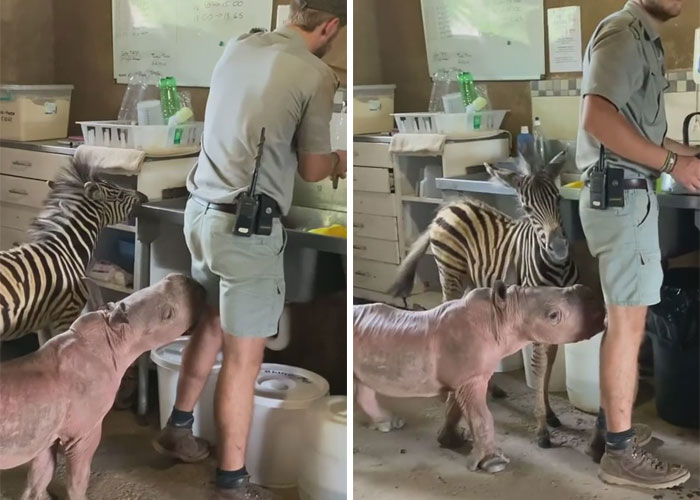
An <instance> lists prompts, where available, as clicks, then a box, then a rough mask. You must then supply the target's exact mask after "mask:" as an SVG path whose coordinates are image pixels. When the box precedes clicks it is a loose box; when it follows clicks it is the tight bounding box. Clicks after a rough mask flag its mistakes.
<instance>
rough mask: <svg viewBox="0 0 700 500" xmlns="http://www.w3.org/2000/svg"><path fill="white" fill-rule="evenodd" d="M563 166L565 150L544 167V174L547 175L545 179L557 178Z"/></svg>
mask: <svg viewBox="0 0 700 500" xmlns="http://www.w3.org/2000/svg"><path fill="white" fill-rule="evenodd" d="M565 164H566V150H564V151H562V152H561V153H559V154H558V155H557V156H555V157H554V158H552V160H551V161H550V162H549V163H548V164H547V166H546V167H545V169H544V172H545V174H547V177H549V178H550V179H552V180H554V179H556V178H557V177H558V176H559V174H560V173H561V171H562V169H563V168H564V165H565Z"/></svg>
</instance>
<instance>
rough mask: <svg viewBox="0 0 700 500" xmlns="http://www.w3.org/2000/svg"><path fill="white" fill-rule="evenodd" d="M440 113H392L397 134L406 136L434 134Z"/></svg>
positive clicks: (436, 130)
mask: <svg viewBox="0 0 700 500" xmlns="http://www.w3.org/2000/svg"><path fill="white" fill-rule="evenodd" d="M438 115H440V113H393V115H392V116H393V117H394V120H396V126H397V127H398V128H399V132H401V133H406V134H435V133H437V132H438V127H437V117H438Z"/></svg>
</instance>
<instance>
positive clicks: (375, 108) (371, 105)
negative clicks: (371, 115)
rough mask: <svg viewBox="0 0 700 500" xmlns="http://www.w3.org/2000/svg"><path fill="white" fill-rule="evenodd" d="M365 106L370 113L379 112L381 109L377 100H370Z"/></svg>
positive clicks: (380, 104)
mask: <svg viewBox="0 0 700 500" xmlns="http://www.w3.org/2000/svg"><path fill="white" fill-rule="evenodd" d="M367 105H368V106H369V110H370V111H379V110H380V109H382V101H380V100H379V99H370V100H369V101H368V102H367Z"/></svg>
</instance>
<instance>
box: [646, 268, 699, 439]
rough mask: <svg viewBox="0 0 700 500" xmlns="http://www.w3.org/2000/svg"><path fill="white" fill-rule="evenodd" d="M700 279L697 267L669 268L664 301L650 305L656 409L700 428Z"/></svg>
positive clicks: (668, 417) (675, 420)
mask: <svg viewBox="0 0 700 500" xmlns="http://www.w3.org/2000/svg"><path fill="white" fill-rule="evenodd" d="M699 288H700V279H699V274H698V270H697V269H692V268H691V269H673V270H671V271H667V272H666V275H665V277H664V285H663V287H662V288H661V302H660V303H658V304H656V305H654V306H652V307H651V308H650V309H649V314H648V316H647V331H648V332H649V333H650V336H651V339H652V343H653V346H654V379H655V385H656V410H657V412H658V414H659V416H660V417H661V418H663V419H664V420H666V421H667V422H669V423H671V424H674V425H678V426H681V427H693V428H700V321H699V318H700V290H699Z"/></svg>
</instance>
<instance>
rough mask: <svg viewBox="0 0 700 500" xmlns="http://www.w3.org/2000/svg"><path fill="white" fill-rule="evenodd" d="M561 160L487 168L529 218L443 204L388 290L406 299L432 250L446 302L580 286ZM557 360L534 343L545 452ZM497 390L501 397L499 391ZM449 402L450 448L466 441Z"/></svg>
mask: <svg viewBox="0 0 700 500" xmlns="http://www.w3.org/2000/svg"><path fill="white" fill-rule="evenodd" d="M563 160H564V153H560V154H559V155H557V156H556V157H555V158H554V159H553V160H552V161H551V162H550V163H549V164H548V165H547V166H546V167H544V168H543V169H541V171H538V172H534V171H533V170H532V169H531V168H530V166H529V165H528V164H527V163H526V162H525V160H524V159H523V158H522V157H521V158H519V160H518V165H517V167H518V170H519V172H516V171H509V170H502V169H496V168H493V167H491V166H489V165H486V168H487V170H488V172H489V173H490V174H491V175H492V176H493V177H495V178H496V179H498V180H499V181H500V182H501V183H503V184H505V185H507V186H510V187H513V188H515V190H516V191H517V195H518V200H519V202H520V204H521V206H522V209H523V212H524V214H525V217H523V218H520V219H513V218H512V217H510V216H508V215H506V214H504V213H502V212H500V211H499V210H496V209H495V208H493V207H491V206H489V205H488V204H486V203H484V202H482V201H479V200H476V199H471V198H463V199H460V200H458V201H455V202H452V203H449V204H447V205H445V206H443V207H442V208H441V209H440V210H439V211H438V213H437V215H436V216H435V218H434V219H433V221H432V223H431V225H430V227H429V228H428V230H427V231H425V232H424V233H423V234H422V235H421V236H420V238H419V239H418V240H417V241H416V243H414V245H413V247H412V248H411V250H410V252H409V254H408V256H407V257H406V259H405V260H404V261H403V263H402V264H401V266H400V267H399V275H398V277H397V280H396V282H395V283H394V285H393V286H392V288H391V290H390V291H391V292H392V293H393V294H394V295H396V296H403V297H406V296H408V295H409V294H410V293H411V289H412V288H413V280H414V277H415V273H416V269H417V266H418V262H419V261H420V259H421V257H422V256H423V254H424V253H425V252H426V251H427V249H428V246H430V248H431V250H432V253H433V255H434V257H435V261H436V263H437V266H438V272H439V276H440V285H441V287H442V294H443V300H444V301H448V300H453V299H457V298H460V297H462V296H463V295H464V294H465V293H467V292H468V291H470V290H471V289H473V288H479V287H491V286H493V284H494V283H495V282H496V280H502V281H504V282H505V283H508V284H513V285H520V286H558V287H566V286H571V285H573V284H575V283H576V282H577V281H578V271H577V268H576V265H575V264H574V262H573V260H572V259H571V258H570V256H569V245H568V241H567V239H566V236H565V234H564V230H563V227H562V222H561V214H560V211H559V190H558V188H557V186H556V184H555V183H554V179H556V177H557V176H558V175H559V173H560V171H561V168H562V167H563V164H564V161H563ZM556 354H557V346H556V345H549V346H546V345H541V344H535V345H534V352H533V356H532V362H533V367H534V373H535V376H536V381H537V384H536V402H535V411H534V413H535V418H536V420H537V438H538V440H537V442H538V445H539V446H540V447H541V448H549V447H550V446H551V442H550V436H549V428H548V424H549V425H551V426H552V427H558V426H559V425H561V423H560V422H559V419H558V418H557V416H556V415H555V414H554V411H552V408H551V407H550V404H549V390H548V388H549V380H550V377H551V373H552V365H553V363H554V359H555V357H556ZM492 392H493V393H494V395H498V393H502V391H500V389H498V388H497V387H495V386H493V387H492ZM452 399H453V398H448V405H447V406H448V408H447V412H448V416H447V419H446V424H445V427H444V428H443V429H442V431H441V432H440V436H439V438H438V439H439V441H440V444H442V445H443V446H445V447H453V446H455V445H457V444H459V442H460V441H461V439H460V437H459V435H458V432H457V423H458V422H459V410H458V408H456V406H455V405H454V404H453V402H452Z"/></svg>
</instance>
